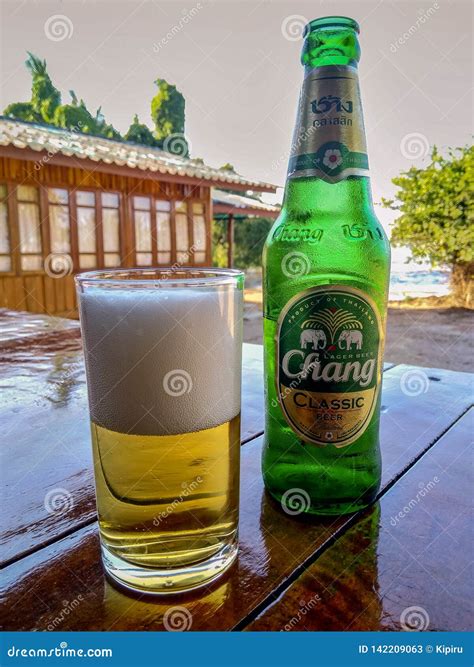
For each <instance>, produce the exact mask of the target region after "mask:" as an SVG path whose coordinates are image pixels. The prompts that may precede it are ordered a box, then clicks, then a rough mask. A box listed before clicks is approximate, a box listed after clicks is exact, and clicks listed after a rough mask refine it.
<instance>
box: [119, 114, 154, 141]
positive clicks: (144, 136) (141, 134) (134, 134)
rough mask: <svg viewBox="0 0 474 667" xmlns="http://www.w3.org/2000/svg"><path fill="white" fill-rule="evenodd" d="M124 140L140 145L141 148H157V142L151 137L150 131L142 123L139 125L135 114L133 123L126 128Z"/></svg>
mask: <svg viewBox="0 0 474 667" xmlns="http://www.w3.org/2000/svg"><path fill="white" fill-rule="evenodd" d="M124 139H125V140H126V141H131V142H132V143H133V144H141V145H142V146H153V147H156V146H157V141H156V139H155V137H154V136H153V133H152V131H151V130H150V128H149V127H147V125H145V124H144V123H140V121H139V119H138V116H137V115H136V114H135V116H134V118H133V123H132V124H131V125H130V127H129V128H128V130H127V132H126V134H125V137H124Z"/></svg>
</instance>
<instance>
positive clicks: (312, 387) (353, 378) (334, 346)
mask: <svg viewBox="0 0 474 667" xmlns="http://www.w3.org/2000/svg"><path fill="white" fill-rule="evenodd" d="M381 336H382V324H381V321H380V317H379V314H378V311H377V307H376V305H375V303H374V302H373V301H372V300H371V299H370V297H369V296H368V295H366V294H364V293H363V292H361V291H360V290H357V289H355V288H353V287H348V286H345V285H324V286H321V287H315V288H312V289H309V290H307V291H306V292H302V293H300V294H298V295H297V296H296V297H294V299H292V300H291V301H290V302H289V303H288V304H287V305H286V307H285V308H284V309H283V311H282V312H281V314H280V318H279V327H278V352H277V354H278V360H277V362H278V364H277V368H278V395H279V402H280V406H281V408H282V411H283V414H284V416H285V418H286V420H287V421H288V424H289V425H290V426H291V428H292V429H293V430H294V431H295V432H296V433H297V434H298V435H299V436H300V437H301V438H302V439H303V440H305V441H306V442H312V443H316V444H324V445H326V444H329V443H330V444H332V445H334V446H336V447H343V446H345V445H348V444H350V443H351V442H354V440H356V439H357V438H358V437H360V435H361V433H362V432H363V430H365V428H367V426H368V424H369V422H370V419H371V417H372V415H373V412H374V409H375V405H376V400H377V396H378V391H379V386H380V378H381V345H380V342H381Z"/></svg>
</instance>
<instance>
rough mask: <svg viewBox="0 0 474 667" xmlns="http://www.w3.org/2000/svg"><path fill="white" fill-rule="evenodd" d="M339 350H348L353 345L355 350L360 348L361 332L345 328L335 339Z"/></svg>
mask: <svg viewBox="0 0 474 667" xmlns="http://www.w3.org/2000/svg"><path fill="white" fill-rule="evenodd" d="M337 344H338V347H339V349H340V350H350V349H352V345H355V347H356V350H361V349H362V332H361V331H358V330H357V329H346V330H345V331H342V332H341V333H340V334H339V338H338V341H337Z"/></svg>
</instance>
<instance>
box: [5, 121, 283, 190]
mask: <svg viewBox="0 0 474 667" xmlns="http://www.w3.org/2000/svg"><path fill="white" fill-rule="evenodd" d="M0 146H15V147H16V148H30V149H32V150H34V151H38V152H40V151H47V152H48V153H51V154H53V155H54V154H61V155H64V156H67V157H74V158H80V159H89V160H93V161H94V162H104V163H105V164H109V165H117V166H119V167H123V166H126V167H130V168H133V169H141V170H142V171H150V172H157V173H162V174H171V175H177V176H187V177H190V178H196V179H200V180H204V181H215V182H216V183H220V184H224V183H225V184H227V185H229V187H232V184H238V185H244V186H247V187H248V189H249V190H251V189H252V188H259V189H265V190H268V191H269V192H274V191H275V189H276V186H275V185H272V184H270V183H264V182H261V181H251V180H248V179H246V178H243V177H242V176H239V174H235V173H233V172H231V171H226V170H225V169H215V168H214V167H208V166H207V165H204V164H200V163H198V162H195V161H193V160H191V159H187V158H183V157H180V156H178V155H174V154H172V153H167V152H165V151H162V150H160V149H159V148H151V147H149V146H140V145H138V144H132V143H129V142H122V141H115V140H113V139H104V138H103V137H97V136H95V135H91V134H83V133H81V132H70V131H69V130H64V129H61V128H57V127H52V126H49V125H39V124H36V123H28V122H25V121H19V120H15V119H13V118H7V117H5V116H3V117H0Z"/></svg>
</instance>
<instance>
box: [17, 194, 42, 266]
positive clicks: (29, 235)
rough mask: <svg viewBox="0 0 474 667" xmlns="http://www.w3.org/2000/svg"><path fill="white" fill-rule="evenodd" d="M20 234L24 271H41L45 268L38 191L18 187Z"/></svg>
mask: <svg viewBox="0 0 474 667" xmlns="http://www.w3.org/2000/svg"><path fill="white" fill-rule="evenodd" d="M16 194H17V202H18V232H19V235H20V255H21V260H20V261H21V264H20V266H21V270H22V271H40V270H41V269H42V268H43V255H42V244H41V228H40V211H39V196H38V189H37V188H35V187H34V186H31V185H18V186H17V189H16Z"/></svg>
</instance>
